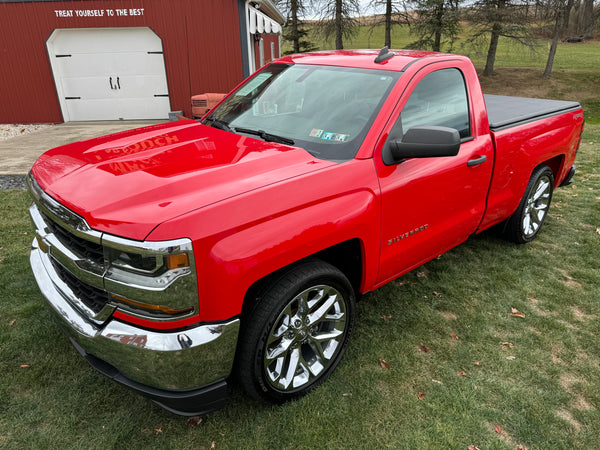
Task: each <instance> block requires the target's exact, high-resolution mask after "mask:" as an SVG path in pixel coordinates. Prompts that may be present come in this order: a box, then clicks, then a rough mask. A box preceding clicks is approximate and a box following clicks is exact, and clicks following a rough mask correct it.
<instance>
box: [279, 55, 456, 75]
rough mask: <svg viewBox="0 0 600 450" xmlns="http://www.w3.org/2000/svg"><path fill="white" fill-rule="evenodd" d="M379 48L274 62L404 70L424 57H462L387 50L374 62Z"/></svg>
mask: <svg viewBox="0 0 600 450" xmlns="http://www.w3.org/2000/svg"><path fill="white" fill-rule="evenodd" d="M380 51H381V50H375V49H369V50H326V51H320V52H309V53H298V54H293V55H289V56H284V57H282V58H279V59H277V60H276V61H275V62H278V63H288V64H314V65H327V66H339V67H356V68H360V69H378V70H394V71H398V72H402V71H404V69H406V67H407V66H408V65H410V64H411V63H413V62H415V61H417V60H419V59H424V58H448V57H452V58H464V57H462V56H459V55H453V54H449V53H437V52H428V51H421V50H389V52H391V53H393V55H394V56H393V57H391V58H389V59H386V60H385V61H382V62H375V58H377V56H378V55H379V52H380Z"/></svg>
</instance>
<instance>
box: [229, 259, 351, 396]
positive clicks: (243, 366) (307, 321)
mask: <svg viewBox="0 0 600 450" xmlns="http://www.w3.org/2000/svg"><path fill="white" fill-rule="evenodd" d="M354 315H355V296H354V290H353V288H352V286H351V284H350V282H349V281H348V279H347V278H346V277H345V276H344V274H343V273H342V272H340V271H339V270H338V269H337V268H336V267H334V266H332V265H330V264H328V263H325V262H323V261H320V260H311V261H308V262H306V263H302V264H300V265H298V266H296V267H295V268H293V269H291V270H289V271H288V272H287V273H285V274H284V275H283V276H282V277H281V278H279V279H278V281H276V282H275V283H274V284H273V285H272V286H271V287H270V288H269V289H268V290H267V291H266V293H265V295H264V296H262V298H261V299H260V301H259V303H258V304H257V306H256V307H255V309H254V311H253V312H252V313H251V314H250V316H249V317H248V318H246V320H245V322H244V325H243V331H242V335H241V336H240V348H239V350H238V352H239V353H238V367H237V374H238V378H239V380H240V383H241V385H242V386H243V387H244V389H245V390H246V391H247V392H248V393H249V394H250V395H251V396H253V397H255V398H260V399H263V400H268V401H271V402H276V403H280V402H283V401H286V400H293V399H296V398H299V397H302V396H304V395H306V394H307V393H308V392H310V391H311V390H312V389H314V388H315V387H317V386H318V385H320V384H321V383H323V381H325V380H326V379H327V377H329V375H330V374H331V372H332V371H333V370H334V369H335V367H336V366H337V364H338V362H339V361H340V359H341V357H342V355H343V353H344V350H345V348H346V346H347V345H348V340H349V337H350V333H351V331H352V328H353V325H354Z"/></svg>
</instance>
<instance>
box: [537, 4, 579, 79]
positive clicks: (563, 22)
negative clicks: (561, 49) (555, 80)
mask: <svg viewBox="0 0 600 450" xmlns="http://www.w3.org/2000/svg"><path fill="white" fill-rule="evenodd" d="M549 2H551V3H552V11H554V31H553V32H552V42H551V44H550V51H549V52H548V59H547V61H546V68H545V69H544V78H550V74H551V73H552V66H553V65H554V56H555V55H556V49H557V47H558V40H559V39H560V37H561V35H562V34H564V32H565V31H566V30H567V29H568V27H569V15H570V14H571V9H572V8H573V3H574V0H549Z"/></svg>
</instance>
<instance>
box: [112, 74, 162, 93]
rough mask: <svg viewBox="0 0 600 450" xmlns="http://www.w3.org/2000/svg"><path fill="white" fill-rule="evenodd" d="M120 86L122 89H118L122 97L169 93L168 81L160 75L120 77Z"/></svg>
mask: <svg viewBox="0 0 600 450" xmlns="http://www.w3.org/2000/svg"><path fill="white" fill-rule="evenodd" d="M119 86H121V89H120V90H119V91H118V93H119V95H120V96H121V97H122V98H125V97H133V98H144V97H149V95H148V94H149V93H150V94H151V97H154V96H155V95H164V94H167V95H168V93H169V89H168V87H167V83H166V82H165V81H164V79H162V78H161V77H159V76H153V77H148V76H128V77H119Z"/></svg>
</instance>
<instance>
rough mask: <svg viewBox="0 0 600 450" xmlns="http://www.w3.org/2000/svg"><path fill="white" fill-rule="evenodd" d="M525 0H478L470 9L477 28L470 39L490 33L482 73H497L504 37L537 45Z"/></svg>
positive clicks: (473, 22) (479, 37)
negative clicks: (497, 52)
mask: <svg viewBox="0 0 600 450" xmlns="http://www.w3.org/2000/svg"><path fill="white" fill-rule="evenodd" d="M526 1H527V0H525V1H523V2H520V0H477V1H475V2H474V3H473V6H472V7H471V9H470V11H469V22H470V23H471V25H472V26H473V28H474V30H475V32H474V33H473V34H472V37H471V38H470V42H473V41H477V40H481V39H483V38H485V37H486V36H488V35H489V46H488V51H487V58H486V62H485V68H484V70H483V75H485V76H491V75H493V74H494V63H495V61H496V51H497V50H498V42H499V40H500V38H501V37H505V38H508V39H512V40H514V41H516V42H519V43H520V44H523V45H525V46H527V47H529V48H534V45H535V43H534V40H533V37H532V34H531V28H530V26H529V21H530V17H529V14H528V8H525V7H524V6H525V5H526Z"/></svg>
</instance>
